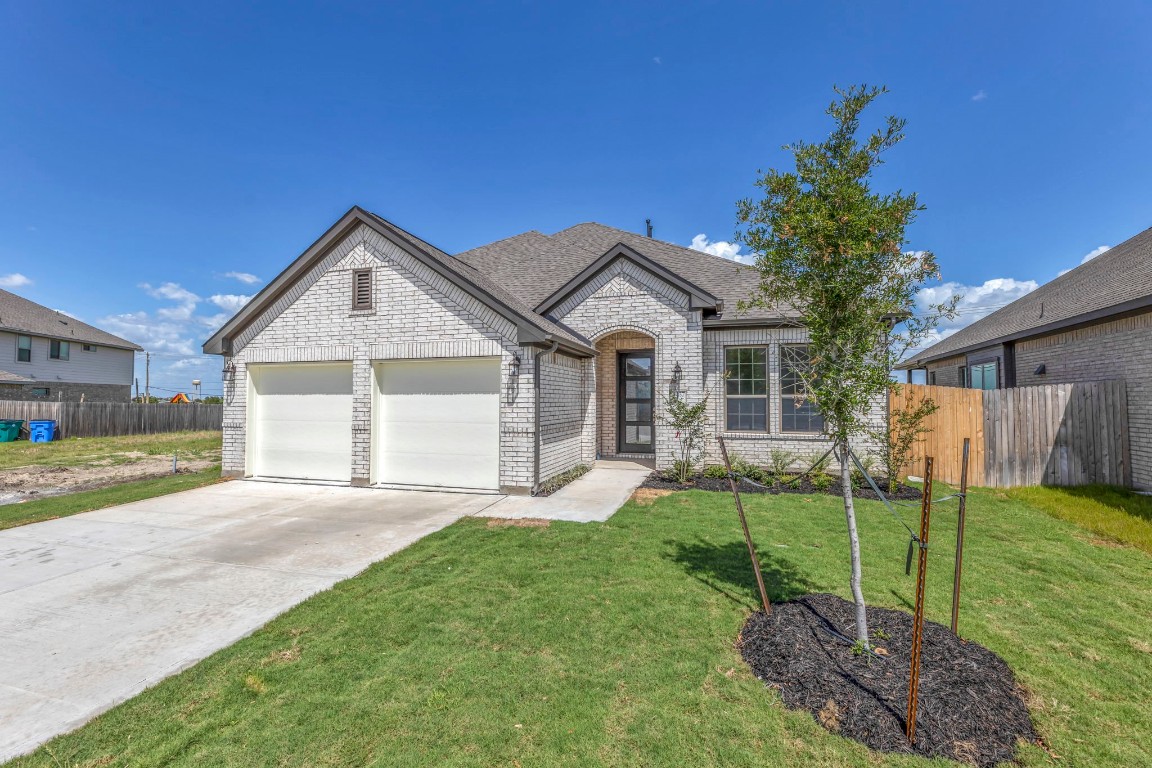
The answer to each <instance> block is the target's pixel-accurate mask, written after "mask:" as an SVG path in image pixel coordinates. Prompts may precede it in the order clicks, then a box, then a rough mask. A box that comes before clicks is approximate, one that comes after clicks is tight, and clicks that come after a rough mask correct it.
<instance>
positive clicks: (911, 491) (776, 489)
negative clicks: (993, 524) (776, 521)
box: [640, 471, 921, 501]
mask: <svg viewBox="0 0 1152 768" xmlns="http://www.w3.org/2000/svg"><path fill="white" fill-rule="evenodd" d="M764 485H768V486H769V487H767V488H761V487H760V486H756V485H752V484H751V483H745V482H742V483H740V484H739V485H738V486H737V487H738V488H739V490H740V493H768V494H778V493H803V494H806V495H808V496H811V495H812V494H817V493H826V494H828V495H830V496H839V495H840V483H838V482H837V483H833V484H832V485H831V486H829V487H827V488H823V489H820V488H817V487H816V486H814V485H813V484H812V481H811V480H810V479H809V478H807V477H805V478H804V479H802V480H801V481H800V482H799V483H797V484H795V485H791V484H784V483H771V484H769V483H765V484H764ZM879 485H880V489H881V490H883V491H884V495H885V496H887V497H888V498H889V499H898V500H903V501H919V500H920V496H921V493H920V489H919V488H912V487H909V486H907V485H901V486H900V488H899V490H898V491H897V492H896V493H893V494H890V493H888V492H887V490H885V488H886V485H887V481H885V482H883V483H880V484H879ZM640 487H641V488H658V489H661V490H665V491H721V492H723V493H730V492H731V489H730V488H729V487H728V481H727V480H726V479H724V478H718V477H704V475H694V476H693V477H692V479H691V480H690V481H689V482H687V483H678V482H676V481H675V480H670V479H668V478H667V477H665V476H664V474H663V473H662V472H659V471H657V472H653V473H652V474H650V475H648V479H647V480H645V481H644V482H643V483H642V484H641V485H640ZM852 495H853V496H854V497H855V498H858V499H876V498H877V496H876V492H875V491H873V490H872V489H871V488H869V487H868V486H867V485H864V486H857V485H853V487H852Z"/></svg>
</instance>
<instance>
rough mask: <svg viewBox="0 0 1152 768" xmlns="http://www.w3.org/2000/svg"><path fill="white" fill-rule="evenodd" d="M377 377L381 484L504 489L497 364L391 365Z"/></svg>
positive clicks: (378, 476)
mask: <svg viewBox="0 0 1152 768" xmlns="http://www.w3.org/2000/svg"><path fill="white" fill-rule="evenodd" d="M376 374H377V386H378V389H377V394H376V403H375V407H376V413H377V429H376V437H375V450H374V455H375V463H376V479H377V481H378V482H382V483H388V484H398V485H423V486H441V487H455V488H487V489H493V490H494V489H497V488H499V480H500V445H499V444H500V363H499V360H498V359H497V358H484V359H477V360H436V361H414V360H406V361H390V362H387V363H381V364H379V365H378V366H377V369H376Z"/></svg>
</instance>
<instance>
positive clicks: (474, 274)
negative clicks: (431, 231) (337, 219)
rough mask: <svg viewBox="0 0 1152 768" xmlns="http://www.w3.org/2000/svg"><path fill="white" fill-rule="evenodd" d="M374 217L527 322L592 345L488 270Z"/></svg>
mask: <svg viewBox="0 0 1152 768" xmlns="http://www.w3.org/2000/svg"><path fill="white" fill-rule="evenodd" d="M369 213H371V212H369ZM371 215H372V216H373V217H374V218H376V219H377V220H378V221H380V222H381V223H382V224H384V225H385V226H388V227H391V228H392V229H394V230H396V231H398V232H400V233H402V234H403V235H405V236H407V237H409V238H411V239H412V240H413V241H414V242H415V243H416V244H417V245H419V246H421V247H422V249H423V250H425V251H426V252H427V253H428V254H429V255H431V256H433V257H434V258H435V259H436V260H437V261H438V262H439V263H441V264H443V265H444V266H445V267H447V268H448V269H450V270H451V271H452V272H454V273H455V274H457V275H460V276H461V277H463V278H464V279H465V280H468V281H469V282H471V283H472V284H473V285H476V286H477V287H479V288H480V289H481V290H484V291H486V292H487V293H489V294H491V295H492V296H493V297H495V298H496V299H497V300H498V301H500V302H501V303H503V304H505V305H507V306H508V307H509V308H510V309H512V310H513V311H515V312H516V313H517V314H519V315H521V316H523V317H524V319H526V320H528V321H529V322H531V323H532V324H534V325H535V326H537V327H538V328H540V329H541V330H543V331H545V332H546V333H551V334H555V335H556V336H559V337H560V338H562V339H564V340H565V341H569V342H572V343H574V344H579V345H583V346H590V345H591V342H589V341H588V340H587V339H585V338H584V337H583V336H581V335H580V334H578V333H576V332H574V331H572V330H571V329H569V328H565V327H564V326H562V325H560V324H559V323H555V322H553V321H552V320H549V319H548V318H546V317H544V316H542V315H538V314H536V312H534V311H533V309H532V306H530V305H529V304H528V303H527V302H525V301H524V299H523V298H522V297H520V296H517V295H515V294H513V293H511V292H509V291H508V290H507V289H505V288H504V286H503V285H501V281H500V280H498V279H496V280H493V279H492V278H491V276H490V274H489V273H488V272H487V271H486V270H481V269H477V268H476V267H474V266H473V265H471V264H469V263H467V262H465V261H461V260H460V259H455V258H452V257H451V256H449V255H448V254H447V253H445V252H444V251H442V250H440V249H439V248H437V247H436V246H434V245H432V244H430V243H427V242H425V241H424V240H421V239H420V238H418V237H416V236H415V235H413V234H412V233H410V232H408V231H407V230H403V229H400V228H399V227H397V226H396V225H395V224H392V223H391V222H389V221H388V220H387V219H385V218H383V217H382V216H380V215H378V214H375V213H372V214H371Z"/></svg>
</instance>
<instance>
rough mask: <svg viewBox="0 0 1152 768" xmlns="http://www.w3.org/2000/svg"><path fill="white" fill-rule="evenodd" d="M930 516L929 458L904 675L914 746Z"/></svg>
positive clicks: (929, 459) (907, 724) (907, 727)
mask: <svg viewBox="0 0 1152 768" xmlns="http://www.w3.org/2000/svg"><path fill="white" fill-rule="evenodd" d="M931 516H932V457H931V456H928V457H926V458H925V459H924V495H923V498H922V499H921V500H920V560H919V565H918V567H917V569H916V612H915V614H914V616H913V619H912V622H913V624H912V664H911V669H910V670H909V674H908V715H907V719H906V720H905V725H904V731H905V734H906V735H907V736H908V743H909V744H915V743H916V703H917V699H918V698H919V693H920V647H921V644H922V643H923V641H924V578H925V576H926V575H927V573H928V522H929V518H930V517H931Z"/></svg>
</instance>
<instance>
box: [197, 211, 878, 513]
mask: <svg viewBox="0 0 1152 768" xmlns="http://www.w3.org/2000/svg"><path fill="white" fill-rule="evenodd" d="M757 281H758V277H757V274H756V273H755V272H754V271H753V270H751V269H748V268H746V267H741V266H739V265H738V264H736V263H735V262H733V261H729V260H726V259H722V258H718V257H715V256H710V255H708V254H704V253H700V252H698V251H694V250H690V249H688V248H682V247H680V246H676V245H672V244H670V243H664V242H660V241H658V240H654V239H651V238H646V237H642V236H640V235H635V234H632V233H629V232H623V231H621V230H618V229H612V228H610V227H605V226H602V225H599V224H579V225H577V226H574V227H571V228H569V229H566V230H563V231H562V232H558V233H556V234H554V235H551V236H548V235H544V234H541V233H539V232H534V231H533V232H526V233H524V234H521V235H517V236H515V237H511V238H508V239H506V240H501V241H499V242H496V243H492V244H491V245H486V246H484V247H482V248H477V249H474V250H471V251H467V252H465V253H461V254H458V255H457V256H455V257H453V256H449V255H448V254H446V253H444V252H443V251H441V250H439V249H437V248H435V247H433V246H431V245H429V244H428V243H426V242H424V241H423V240H420V239H419V238H417V237H415V236H413V235H411V234H409V233H407V232H405V231H404V230H401V229H399V228H398V227H396V226H394V225H393V224H391V223H389V222H387V221H385V220H384V219H382V218H380V217H378V216H376V215H374V214H371V213H368V212H367V211H364V210H361V209H360V208H353V209H352V210H351V211H349V212H348V213H347V214H346V215H345V216H344V217H343V218H341V219H340V220H339V221H338V222H337V223H336V224H335V225H333V226H332V228H331V229H329V230H328V232H326V233H325V234H324V235H323V236H322V237H321V238H320V239H319V240H317V241H316V242H315V243H314V244H313V245H312V246H311V247H310V248H309V249H308V250H306V251H305V252H304V253H303V254H302V255H301V256H300V257H299V258H297V259H296V260H295V261H294V262H293V263H292V264H291V265H290V266H289V267H288V268H287V269H286V270H285V271H284V272H283V273H282V274H281V275H279V276H278V277H277V278H276V279H275V280H273V281H272V282H271V283H270V284H269V285H268V286H267V287H266V288H265V289H264V290H263V291H261V292H260V293H259V294H258V295H257V296H255V297H254V298H253V299H252V301H251V302H249V303H248V305H247V306H245V307H244V309H242V310H241V311H240V312H239V313H238V314H237V315H236V316H235V317H233V318H232V319H231V320H229V321H228V322H227V323H226V324H225V325H224V326H223V327H222V328H221V329H220V330H219V331H218V332H217V333H216V334H215V335H214V336H213V337H212V338H211V339H209V340H208V341H207V342H206V343H205V345H204V351H205V352H206V353H209V354H220V355H223V356H224V358H225V371H224V390H225V408H224V455H223V469H224V472H225V473H226V474H228V475H232V476H269V477H285V478H298V479H312V480H330V481H337V482H351V483H352V484H354V485H368V484H384V485H398V486H405V487H443V486H450V487H457V488H473V489H485V490H503V491H505V492H530V491H533V490H534V489H535V488H536V487H537V486H538V485H539V484H540V483H541V482H543V481H545V480H547V479H549V478H551V477H553V476H555V475H557V474H560V473H561V472H564V471H566V470H568V469H570V468H572V467H574V466H576V465H578V464H581V463H588V462H591V461H593V460H595V459H596V458H597V457H613V456H619V457H633V458H639V459H652V460H654V461H655V465H656V466H658V467H667V466H669V465H670V464H671V463H672V461H673V445H674V437H675V435H674V434H673V431H672V430H671V429H669V428H667V427H665V426H664V425H662V424H661V423H660V419H659V414H660V413H661V411H662V409H663V407H664V398H665V397H666V395H667V393H668V392H669V391H670V389H672V388H675V389H677V390H678V391H679V392H681V393H682V394H683V395H684V396H685V397H686V398H687V399H688V400H691V401H695V400H697V399H698V398H700V397H702V396H703V395H704V394H705V393H706V392H712V393H714V394H713V400H712V405H711V408H710V411H709V418H710V421H711V425H710V432H712V433H715V432H717V431H719V432H723V433H724V434H725V435H726V436H727V437H728V439H729V446H730V449H731V450H732V451H734V452H735V453H737V454H739V455H740V456H742V457H744V458H746V459H749V460H753V461H761V462H767V461H768V459H769V453H770V451H771V450H773V449H777V448H779V449H788V450H790V451H792V452H794V453H796V454H798V455H801V456H805V457H807V456H809V455H812V454H819V453H822V452H823V451H824V450H826V449H827V447H828V442H827V440H826V439H825V438H824V437H823V436H822V435H821V430H822V427H823V424H822V421H821V417H820V414H819V413H818V412H816V411H815V409H814V408H813V407H812V405H811V403H810V402H808V403H806V402H804V401H803V399H802V398H797V397H796V390H797V386H798V378H797V375H796V370H797V366H800V365H803V364H804V359H805V348H804V346H803V345H804V342H805V340H806V334H805V331H804V329H803V328H801V327H798V325H797V323H796V321H795V319H794V318H793V317H791V316H789V315H788V314H785V313H779V312H769V311H765V310H762V309H756V310H751V311H749V312H747V313H737V312H736V304H737V302H738V301H740V300H741V299H746V298H748V297H749V296H750V294H751V293H752V292H753V290H754V289H755V287H756V286H757ZM726 374H727V376H728V379H727V381H724V376H725V375H726ZM877 418H883V409H882V408H881V409H879V410H878V412H877Z"/></svg>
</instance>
